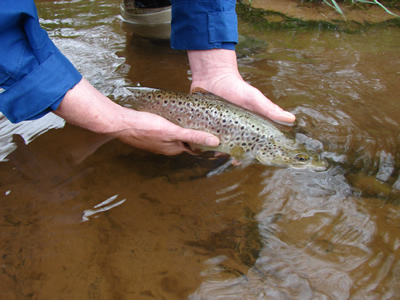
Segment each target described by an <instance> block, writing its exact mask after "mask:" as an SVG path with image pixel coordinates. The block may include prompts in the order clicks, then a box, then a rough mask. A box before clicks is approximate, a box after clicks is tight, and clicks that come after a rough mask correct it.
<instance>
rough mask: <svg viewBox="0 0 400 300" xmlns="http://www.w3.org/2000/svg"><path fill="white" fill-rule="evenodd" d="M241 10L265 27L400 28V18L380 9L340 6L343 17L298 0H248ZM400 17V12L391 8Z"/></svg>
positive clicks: (318, 4)
mask: <svg viewBox="0 0 400 300" xmlns="http://www.w3.org/2000/svg"><path fill="white" fill-rule="evenodd" d="M243 4H244V5H243V6H242V9H245V7H246V8H247V9H249V10H250V11H251V14H252V15H253V16H254V15H257V16H259V17H261V18H262V19H263V20H264V22H265V25H266V26H272V27H274V26H277V25H278V24H281V25H283V26H285V24H288V26H289V27H291V26H292V25H293V22H296V23H297V24H299V25H308V26H320V27H321V26H323V27H329V28H334V29H336V28H341V29H355V28H360V27H365V26H371V25H396V26H400V18H399V17H395V16H393V15H390V14H389V13H387V12H386V11H385V10H384V9H382V8H381V7H379V6H378V5H362V6H360V5H350V4H340V7H341V9H342V11H343V13H344V15H341V14H340V13H338V12H337V11H335V10H334V9H333V8H332V7H329V6H328V5H326V4H325V3H323V2H321V3H319V2H318V3H315V2H302V1H298V0H252V1H251V3H250V2H249V1H248V0H245V1H243ZM390 11H391V12H392V13H394V14H397V15H400V9H395V8H390Z"/></svg>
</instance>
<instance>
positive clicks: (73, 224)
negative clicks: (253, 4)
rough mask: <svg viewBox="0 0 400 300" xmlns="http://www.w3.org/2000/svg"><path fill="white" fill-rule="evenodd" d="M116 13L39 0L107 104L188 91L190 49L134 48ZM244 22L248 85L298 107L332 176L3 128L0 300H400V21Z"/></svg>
mask: <svg viewBox="0 0 400 300" xmlns="http://www.w3.org/2000/svg"><path fill="white" fill-rule="evenodd" d="M118 5H119V1H117V0H108V1H106V0H103V1H88V0H82V1H57V2H52V1H40V2H38V7H39V14H40V16H41V18H42V19H41V22H42V25H43V26H44V27H45V28H46V29H47V30H48V31H49V34H50V35H51V37H52V38H53V40H54V41H55V43H56V44H57V45H58V46H59V47H60V49H61V50H62V51H63V52H64V53H65V54H66V55H67V56H68V57H69V58H70V59H71V60H72V61H73V62H74V64H75V65H76V66H77V67H78V69H79V70H80V71H81V72H82V73H83V74H84V76H85V77H86V78H87V79H88V80H89V81H91V82H92V83H93V84H94V85H95V86H96V87H97V88H99V89H100V90H101V91H102V92H103V93H105V94H107V95H109V96H110V97H111V98H114V99H119V98H120V97H122V96H123V93H124V87H125V86H135V85H141V86H151V87H158V88H169V89H174V90H179V91H188V89H189V85H190V72H189V68H188V62H187V58H186V55H185V53H184V52H180V51H173V50H171V49H169V46H168V43H165V42H151V41H147V40H143V39H139V38H135V37H133V38H132V37H131V36H130V34H129V33H126V32H125V31H124V30H123V29H122V28H121V24H120V20H119V18H118V14H119V8H118ZM241 28H242V29H241V31H242V33H243V34H244V35H246V36H247V41H249V40H251V38H255V39H256V42H255V43H249V44H248V46H247V50H248V48H250V51H246V47H244V48H245V50H243V52H242V55H241V56H240V57H241V58H240V61H239V63H240V71H241V73H242V75H243V76H244V78H245V79H246V80H247V81H248V82H250V83H251V84H253V85H255V86H256V87H258V88H259V89H260V90H261V91H262V92H264V93H265V94H266V95H268V96H269V97H270V98H271V99H272V100H274V101H275V102H276V103H278V104H279V105H280V106H282V107H284V108H285V109H287V110H290V111H292V112H294V113H295V114H296V116H297V120H298V122H297V125H296V126H295V127H294V128H293V131H294V132H296V133H298V138H299V139H303V140H304V142H305V143H308V144H309V145H310V146H311V147H319V146H320V143H319V142H321V143H322V145H323V149H322V150H321V151H322V155H323V156H324V157H325V158H326V159H327V160H328V161H329V163H330V166H329V168H328V169H327V170H326V171H324V172H314V171H311V170H299V169H280V168H274V167H266V166H262V165H260V164H253V165H250V166H247V167H236V168H229V169H228V170H226V171H225V172H222V173H220V174H215V175H212V176H207V174H209V173H210V172H212V171H213V170H215V169H216V168H217V167H218V166H220V165H222V164H223V163H224V162H225V160H224V158H218V159H216V160H209V159H206V158H202V157H192V156H189V155H180V156H177V157H163V156H158V155H154V154H151V153H147V152H143V151H139V150H136V149H132V148H130V147H128V146H125V145H123V144H121V143H119V142H118V141H111V142H108V143H106V144H105V145H103V146H101V147H100V148H98V146H99V145H101V144H102V143H103V142H104V138H103V137H102V136H99V135H96V134H93V133H90V132H87V131H84V130H82V129H79V128H76V127H73V126H70V125H65V124H64V122H63V121H62V120H61V119H59V118H57V117H55V116H54V115H48V116H46V117H45V118H43V119H41V120H37V121H34V122H26V123H22V124H17V125H13V124H10V123H9V122H8V121H7V120H5V119H4V118H3V119H2V120H1V121H0V134H1V144H0V149H1V158H2V162H0V173H1V177H0V178H1V185H0V194H1V196H0V197H1V201H0V211H1V218H0V225H1V233H0V234H1V242H0V251H1V273H0V276H1V278H0V295H1V298H2V299H25V298H32V299H57V298H59V299H187V298H189V299H217V298H218V299H347V298H351V299H396V298H398V295H399V294H400V262H399V258H400V226H399V224H400V220H399V219H400V207H399V202H400V191H399V190H400V173H399V166H400V157H399V154H398V153H399V145H400V129H399V117H398V116H399V115H400V89H399V88H398V82H399V78H400V71H399V70H400V29H399V28H381V29H370V30H369V31H367V32H364V33H359V34H346V33H340V32H334V31H318V30H304V29H291V30H288V29H286V30H271V31H267V32H265V31H264V32H262V31H254V30H253V29H252V28H251V26H249V25H246V24H243V23H242V24H241ZM250 37H251V38H250ZM252 41H254V40H252ZM260 41H261V42H260ZM262 41H265V42H266V43H263V42H262ZM318 141H319V142H318ZM315 145H316V146H315ZM97 148H98V149H97Z"/></svg>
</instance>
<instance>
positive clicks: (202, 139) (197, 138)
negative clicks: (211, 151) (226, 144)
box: [177, 128, 220, 147]
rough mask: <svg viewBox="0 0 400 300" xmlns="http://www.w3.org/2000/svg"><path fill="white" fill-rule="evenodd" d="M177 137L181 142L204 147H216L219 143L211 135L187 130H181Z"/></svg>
mask: <svg viewBox="0 0 400 300" xmlns="http://www.w3.org/2000/svg"><path fill="white" fill-rule="evenodd" d="M177 137H178V139H179V140H181V141H182V142H185V143H188V144H196V145H202V146H206V147H217V146H218V145H219V143H220V141H219V139H218V138H217V137H216V136H215V135H212V134H211V133H208V132H205V131H200V130H194V129H187V128H181V130H180V133H179V134H178V135H177Z"/></svg>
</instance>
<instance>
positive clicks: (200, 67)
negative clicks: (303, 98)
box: [188, 49, 296, 124]
mask: <svg viewBox="0 0 400 300" xmlns="http://www.w3.org/2000/svg"><path fill="white" fill-rule="evenodd" d="M188 57H189V62H190V68H191V70H192V84H191V89H192V90H193V89H194V88H202V89H204V90H206V91H208V92H210V93H213V94H215V95H217V96H220V97H222V98H224V99H226V100H228V101H230V102H232V103H235V104H237V105H239V106H242V107H244V108H246V109H248V110H251V111H253V112H255V113H257V114H260V115H262V116H265V117H267V118H269V119H271V120H274V121H277V122H282V123H287V124H292V123H293V122H294V121H295V120H296V117H295V116H294V115H293V114H292V113H290V112H287V111H284V110H283V109H282V108H280V107H279V106H278V105H276V104H274V103H272V102H271V100H269V99H268V98H266V97H265V96H264V95H263V94H262V93H261V92H260V91H259V90H258V89H256V88H254V87H253V86H251V85H250V84H248V83H247V82H245V81H244V80H243V78H242V76H241V75H240V74H239V70H238V67H237V58H236V53H235V51H233V50H225V49H212V50H190V51H188Z"/></svg>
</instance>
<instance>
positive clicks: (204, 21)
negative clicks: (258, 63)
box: [0, 0, 237, 123]
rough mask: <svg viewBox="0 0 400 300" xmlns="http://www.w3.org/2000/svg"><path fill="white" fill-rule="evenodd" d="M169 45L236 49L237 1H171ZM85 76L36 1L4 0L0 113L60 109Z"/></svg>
mask: <svg viewBox="0 0 400 300" xmlns="http://www.w3.org/2000/svg"><path fill="white" fill-rule="evenodd" d="M171 29H172V30H171V31H172V32H171V46H172V47H173V48H175V49H184V50H206V49H213V48H223V49H232V50H233V49H234V45H235V44H236V43H237V17H236V13H235V1H234V0H172V27H171ZM81 79H82V75H81V74H80V73H79V72H78V71H77V70H76V69H75V67H74V66H73V65H72V63H71V62H70V61H69V60H68V59H67V58H66V57H65V56H64V55H63V54H61V52H60V51H59V50H58V49H57V47H56V46H55V45H54V44H53V42H52V41H51V40H50V38H49V36H48V35H47V33H46V31H45V30H43V29H42V28H41V27H40V24H39V20H38V15H37V10H36V7H35V4H34V1H33V0H0V111H1V112H2V113H3V114H4V115H5V116H6V117H7V118H8V119H9V120H10V121H11V122H13V123H17V122H20V121H23V120H32V119H37V118H39V117H42V116H43V115H45V114H46V113H48V112H50V111H52V110H55V109H57V107H58V106H59V104H60V103H61V101H62V99H63V98H64V96H65V94H66V93H67V92H68V90H70V89H71V88H73V87H74V86H75V85H76V84H77V83H78V82H79V81H80V80H81Z"/></svg>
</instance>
